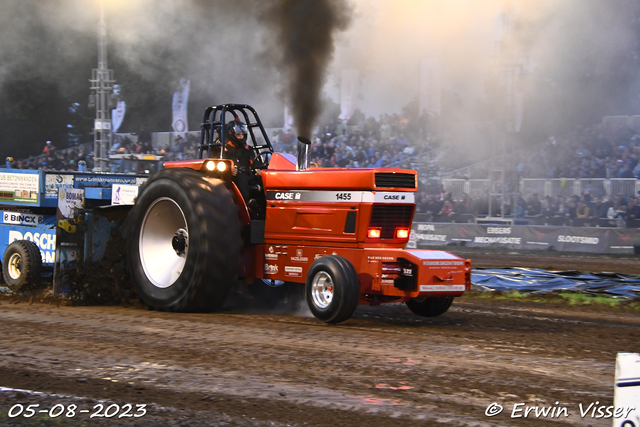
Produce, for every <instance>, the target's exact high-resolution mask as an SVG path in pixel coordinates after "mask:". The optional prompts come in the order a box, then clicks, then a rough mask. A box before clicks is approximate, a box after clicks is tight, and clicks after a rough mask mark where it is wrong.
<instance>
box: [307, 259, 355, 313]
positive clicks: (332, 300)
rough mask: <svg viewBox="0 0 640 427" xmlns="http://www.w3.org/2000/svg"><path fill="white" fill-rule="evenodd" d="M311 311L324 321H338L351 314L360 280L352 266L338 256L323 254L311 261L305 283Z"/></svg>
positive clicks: (353, 309)
mask: <svg viewBox="0 0 640 427" xmlns="http://www.w3.org/2000/svg"><path fill="white" fill-rule="evenodd" d="M305 298H306V300H307V305H308V306H309V310H311V313H313V315H314V316H315V317H316V318H317V319H319V320H322V321H323V322H327V323H340V322H343V321H345V320H347V319H348V318H350V317H351V315H353V312H354V311H356V308H357V307H358V301H359V299H360V281H359V280H358V274H357V273H356V270H355V268H353V265H352V264H351V263H350V262H349V261H348V260H347V259H345V258H343V257H341V256H337V255H325V256H323V257H321V258H318V259H317V260H316V261H314V263H313V264H311V268H310V269H309V273H308V274H307V281H306V284H305Z"/></svg>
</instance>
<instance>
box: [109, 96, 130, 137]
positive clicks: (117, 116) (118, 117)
mask: <svg viewBox="0 0 640 427" xmlns="http://www.w3.org/2000/svg"><path fill="white" fill-rule="evenodd" d="M126 110H127V107H126V105H125V103H124V101H118V104H117V105H116V108H114V109H113V110H111V125H112V127H113V132H114V133H115V132H118V129H119V128H120V125H121V124H122V121H123V120H124V113H125V112H126Z"/></svg>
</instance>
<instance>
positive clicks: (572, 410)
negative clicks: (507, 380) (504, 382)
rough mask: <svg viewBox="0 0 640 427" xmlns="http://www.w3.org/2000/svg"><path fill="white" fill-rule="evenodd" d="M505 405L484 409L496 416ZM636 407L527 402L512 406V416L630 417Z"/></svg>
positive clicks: (488, 414) (490, 414) (493, 405)
mask: <svg viewBox="0 0 640 427" xmlns="http://www.w3.org/2000/svg"><path fill="white" fill-rule="evenodd" d="M504 409H505V408H504V407H503V406H502V405H500V404H498V403H496V402H493V403H492V404H490V405H489V406H487V409H486V410H485V411H484V414H485V415H486V416H487V417H495V416H496V415H498V414H501V413H502V412H503V411H504ZM635 409H636V408H635V407H627V406H621V407H616V406H606V405H601V404H600V402H599V401H596V402H590V403H578V404H577V405H561V404H560V402H555V403H554V404H553V405H548V406H534V405H527V404H526V403H525V402H521V403H514V404H513V406H512V407H511V411H510V412H511V413H510V417H511V418H568V417H570V416H573V415H579V416H580V417H581V418H612V417H613V418H629V414H631V412H633V411H635Z"/></svg>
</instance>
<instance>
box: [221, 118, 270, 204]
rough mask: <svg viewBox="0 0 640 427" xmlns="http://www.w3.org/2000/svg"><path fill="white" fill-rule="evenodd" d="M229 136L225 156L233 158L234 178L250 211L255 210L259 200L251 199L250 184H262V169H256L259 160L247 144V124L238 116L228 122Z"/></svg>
mask: <svg viewBox="0 0 640 427" xmlns="http://www.w3.org/2000/svg"><path fill="white" fill-rule="evenodd" d="M227 136H228V138H229V141H228V142H227V144H226V145H225V146H224V154H223V157H224V158H225V159H231V160H233V170H232V171H231V174H232V176H233V178H232V180H233V182H234V183H235V184H236V186H237V187H238V190H240V194H242V198H243V199H244V200H245V202H246V203H247V207H248V208H249V210H250V211H252V210H255V207H254V206H257V201H256V200H255V199H251V196H250V193H249V186H250V185H256V184H258V185H260V186H261V185H262V179H261V176H260V175H261V174H260V170H259V169H257V170H255V173H254V167H255V166H257V163H259V161H257V160H256V157H255V153H254V151H253V150H252V149H251V147H249V146H247V126H246V125H245V124H244V123H242V122H241V121H240V120H239V119H238V118H236V119H234V120H232V121H230V122H229V123H227Z"/></svg>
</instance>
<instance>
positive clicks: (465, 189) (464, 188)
mask: <svg viewBox="0 0 640 427" xmlns="http://www.w3.org/2000/svg"><path fill="white" fill-rule="evenodd" d="M489 185H490V181H489V180H488V179H443V180H442V188H443V189H444V191H445V192H447V193H451V196H452V198H453V200H455V201H459V200H462V195H463V194H465V193H466V194H468V195H469V196H470V197H471V198H474V199H479V198H482V197H486V196H487V194H489Z"/></svg>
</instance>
